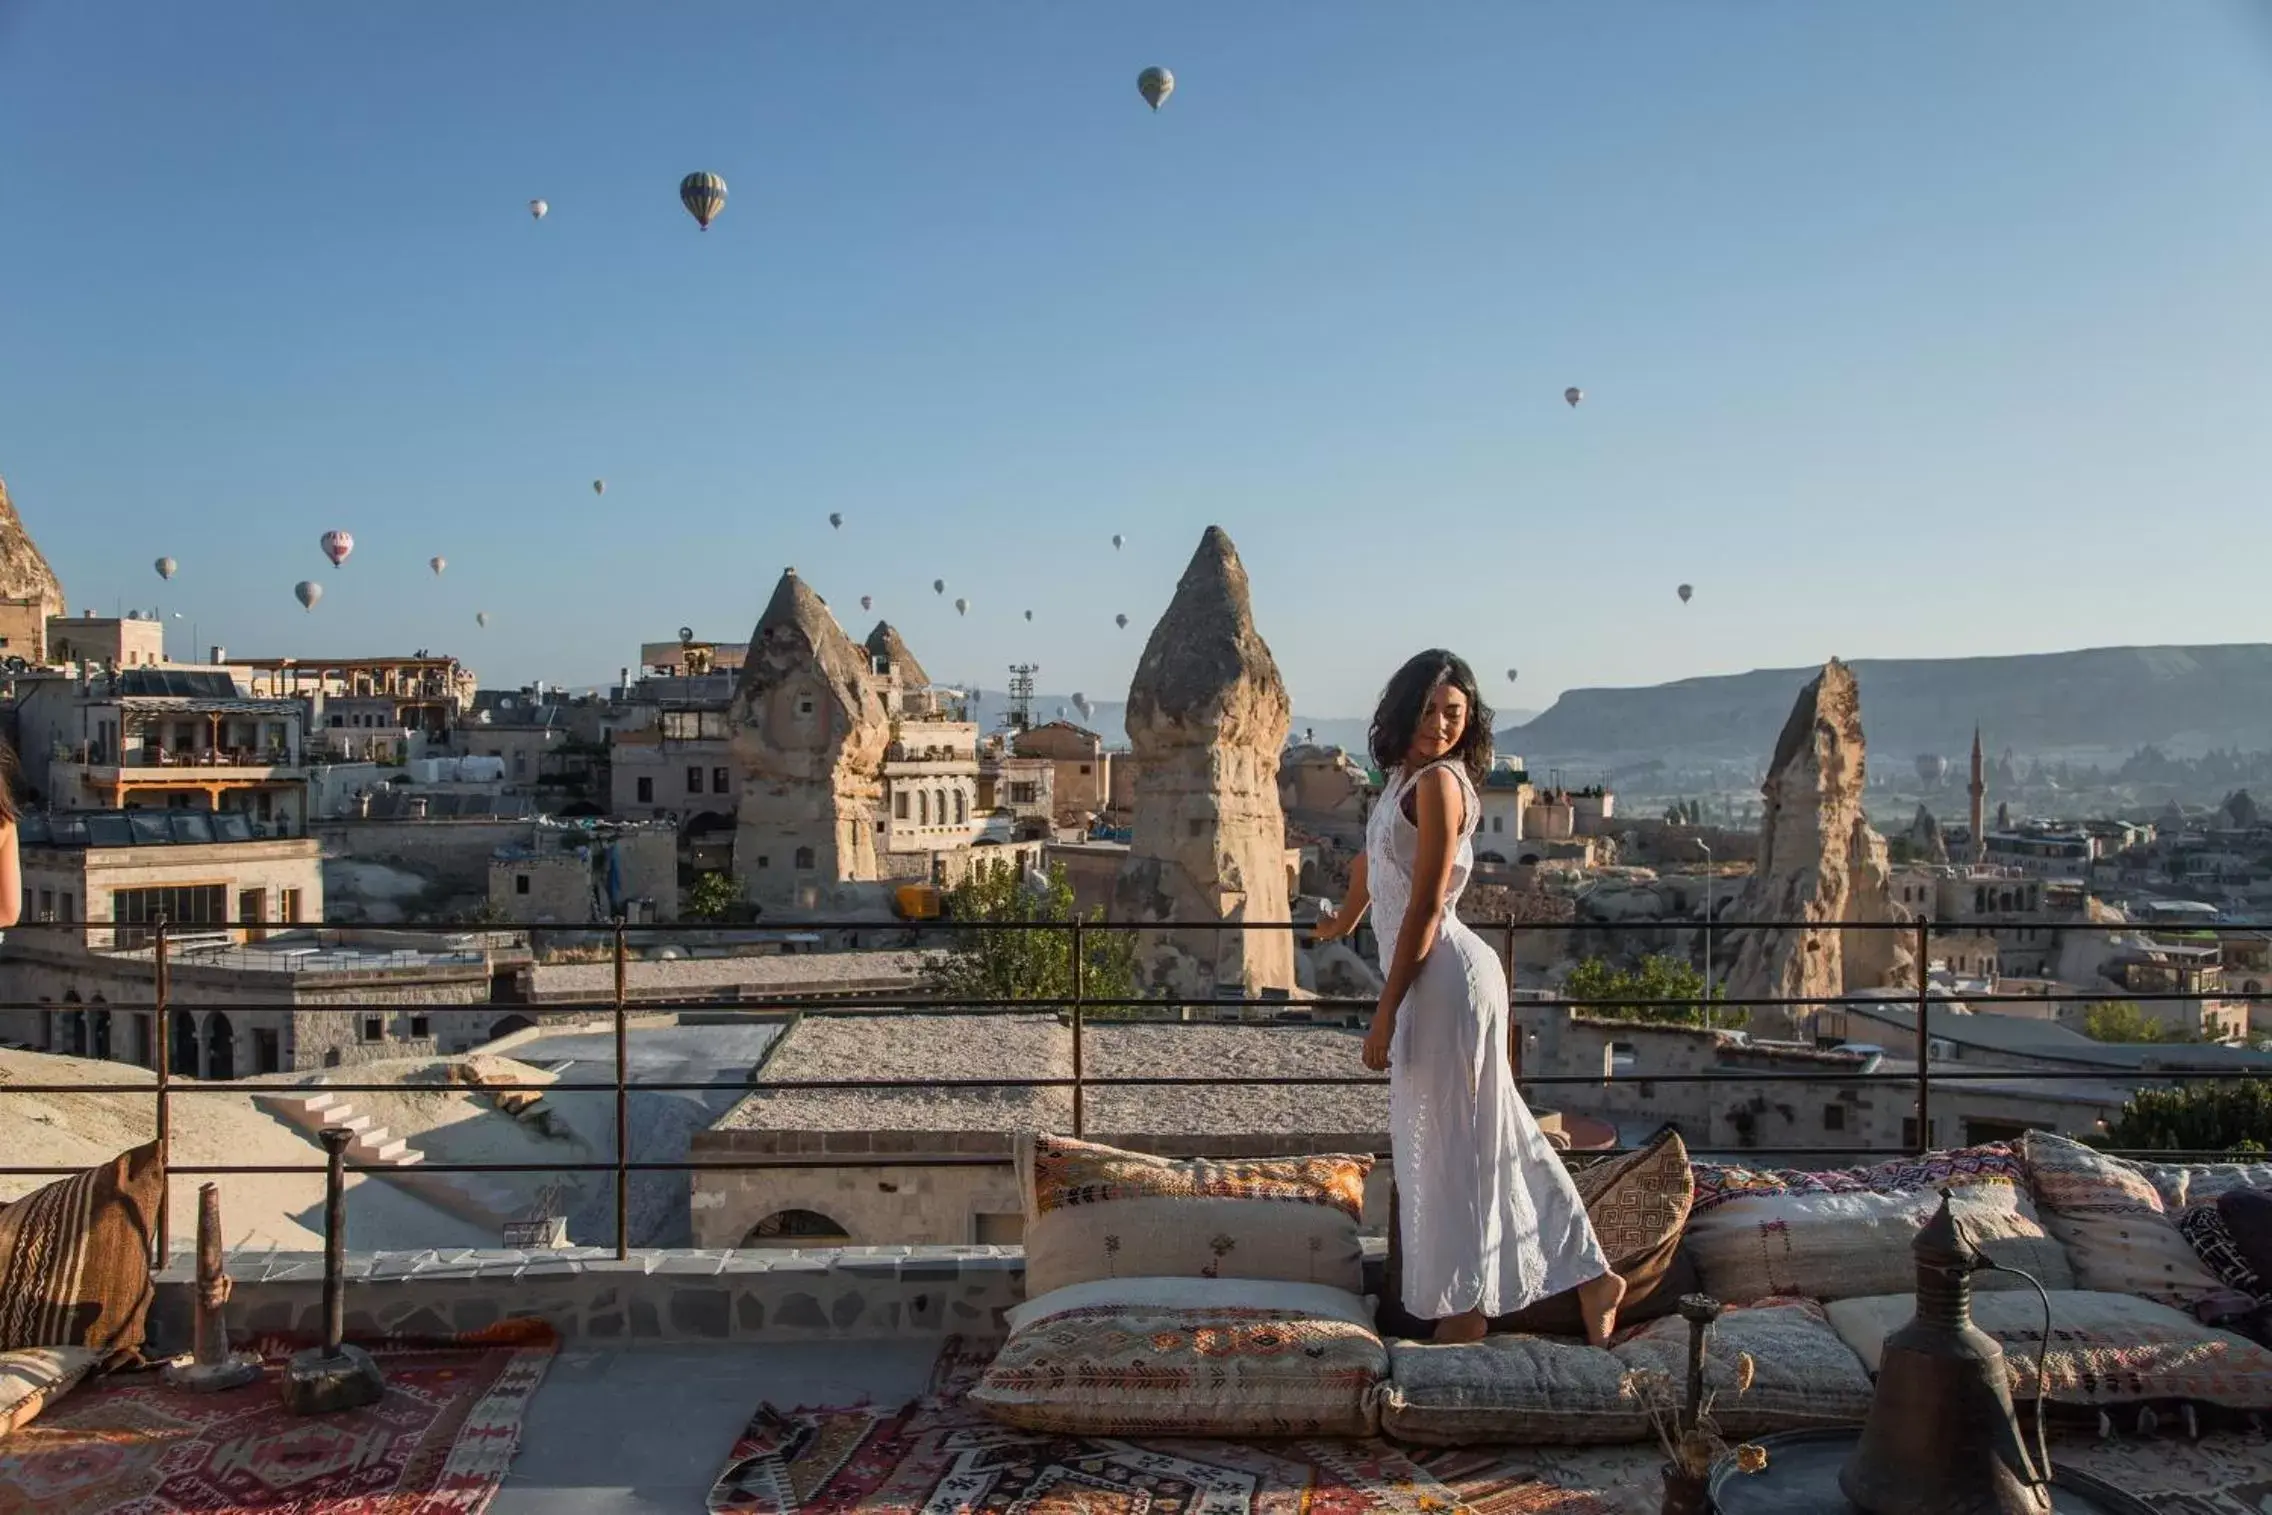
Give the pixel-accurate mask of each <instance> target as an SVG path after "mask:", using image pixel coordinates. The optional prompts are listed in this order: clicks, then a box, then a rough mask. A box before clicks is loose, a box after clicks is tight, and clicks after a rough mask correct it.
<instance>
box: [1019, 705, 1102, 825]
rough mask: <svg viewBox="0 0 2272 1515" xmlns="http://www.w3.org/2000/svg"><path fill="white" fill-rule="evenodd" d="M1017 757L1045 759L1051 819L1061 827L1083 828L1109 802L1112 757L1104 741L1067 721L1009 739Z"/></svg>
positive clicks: (1023, 732)
mask: <svg viewBox="0 0 2272 1515" xmlns="http://www.w3.org/2000/svg"><path fill="white" fill-rule="evenodd" d="M1010 747H1011V750H1012V751H1013V752H1015V753H1016V754H1017V755H1018V756H1019V757H1024V758H1042V759H1046V760H1047V761H1048V763H1049V764H1050V767H1051V768H1052V769H1053V770H1054V772H1053V776H1052V778H1051V780H1050V811H1051V819H1052V820H1054V821H1055V822H1056V823H1057V824H1058V825H1060V826H1082V827H1086V826H1088V825H1089V824H1091V823H1092V822H1093V821H1095V819H1096V818H1097V817H1098V816H1100V815H1102V814H1104V812H1105V811H1106V810H1107V809H1109V808H1110V807H1111V803H1112V769H1113V754H1112V753H1110V752H1108V751H1106V750H1105V745H1104V738H1103V737H1100V736H1098V735H1097V734H1096V733H1095V732H1093V731H1090V730H1088V729H1087V728H1086V727H1082V726H1076V725H1074V724H1073V723H1071V722H1070V721H1051V722H1049V723H1048V724H1046V725H1042V726H1034V727H1029V728H1028V729H1026V730H1024V731H1021V732H1019V733H1018V734H1017V735H1016V736H1014V737H1012V738H1011V739H1010Z"/></svg>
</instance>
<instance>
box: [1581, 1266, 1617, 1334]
mask: <svg viewBox="0 0 2272 1515" xmlns="http://www.w3.org/2000/svg"><path fill="white" fill-rule="evenodd" d="M1624 1303H1625V1280H1624V1279H1622V1278H1620V1277H1618V1276H1617V1275H1616V1274H1615V1273H1604V1274H1603V1275H1602V1276H1601V1277H1599V1278H1589V1279H1587V1280H1586V1281H1585V1282H1584V1283H1582V1284H1580V1285H1578V1313H1579V1314H1581V1315H1582V1316H1584V1317H1585V1321H1586V1340H1587V1341H1589V1342H1591V1343H1593V1344H1594V1345H1595V1346H1597V1347H1606V1346H1608V1345H1609V1339H1610V1337H1612V1336H1614V1335H1615V1334H1617V1308H1618V1306H1620V1305H1622V1304H1624Z"/></svg>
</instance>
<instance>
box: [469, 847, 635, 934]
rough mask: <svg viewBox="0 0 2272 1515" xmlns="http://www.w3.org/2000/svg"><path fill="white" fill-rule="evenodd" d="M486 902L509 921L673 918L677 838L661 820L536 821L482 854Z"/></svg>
mask: <svg viewBox="0 0 2272 1515" xmlns="http://www.w3.org/2000/svg"><path fill="white" fill-rule="evenodd" d="M489 905H490V910H491V912H492V914H493V915H494V916H495V918H497V919H499V920H503V921H509V922H511V923H512V924H514V925H517V926H574V925H601V924H605V923H607V922H609V921H612V920H614V919H615V918H616V916H618V915H621V916H622V917H623V918H624V919H625V920H627V921H629V922H631V923H633V924H635V925H643V924H647V923H649V922H654V921H673V920H676V919H678V914H679V896H678V841H677V834H676V832H675V830H674V829H673V828H672V827H671V826H670V825H669V824H668V823H667V822H666V823H660V824H658V823H653V822H649V823H644V824H637V823H634V824H623V825H601V826H597V827H585V826H567V825H559V824H546V823H539V824H537V825H536V826H535V827H534V828H533V829H532V832H531V835H530V837H529V840H528V841H527V842H526V843H524V844H518V845H512V846H506V847H501V848H499V849H498V850H497V852H496V853H495V854H494V855H493V856H492V857H491V858H490V860H489Z"/></svg>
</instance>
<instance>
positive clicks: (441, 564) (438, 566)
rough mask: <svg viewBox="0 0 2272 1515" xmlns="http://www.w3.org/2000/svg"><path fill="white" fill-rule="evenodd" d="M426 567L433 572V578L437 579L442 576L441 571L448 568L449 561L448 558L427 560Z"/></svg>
mask: <svg viewBox="0 0 2272 1515" xmlns="http://www.w3.org/2000/svg"><path fill="white" fill-rule="evenodd" d="M426 566H427V567H428V568H431V569H433V570H434V577H435V578H437V579H438V578H440V577H441V576H442V570H443V569H445V568H447V567H449V566H450V560H449V559H448V558H428V559H427V560H426Z"/></svg>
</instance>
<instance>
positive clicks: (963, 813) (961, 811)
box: [955, 789, 970, 826]
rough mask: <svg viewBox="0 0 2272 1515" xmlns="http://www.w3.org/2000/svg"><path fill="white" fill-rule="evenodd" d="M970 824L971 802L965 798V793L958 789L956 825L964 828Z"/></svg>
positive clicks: (956, 792) (956, 795)
mask: <svg viewBox="0 0 2272 1515" xmlns="http://www.w3.org/2000/svg"><path fill="white" fill-rule="evenodd" d="M969 823H970V801H969V800H968V799H966V798H965V797H964V795H963V792H962V791H961V790H960V789H957V790H956V791H955V824H956V825H957V826H963V825H968V824H969Z"/></svg>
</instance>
